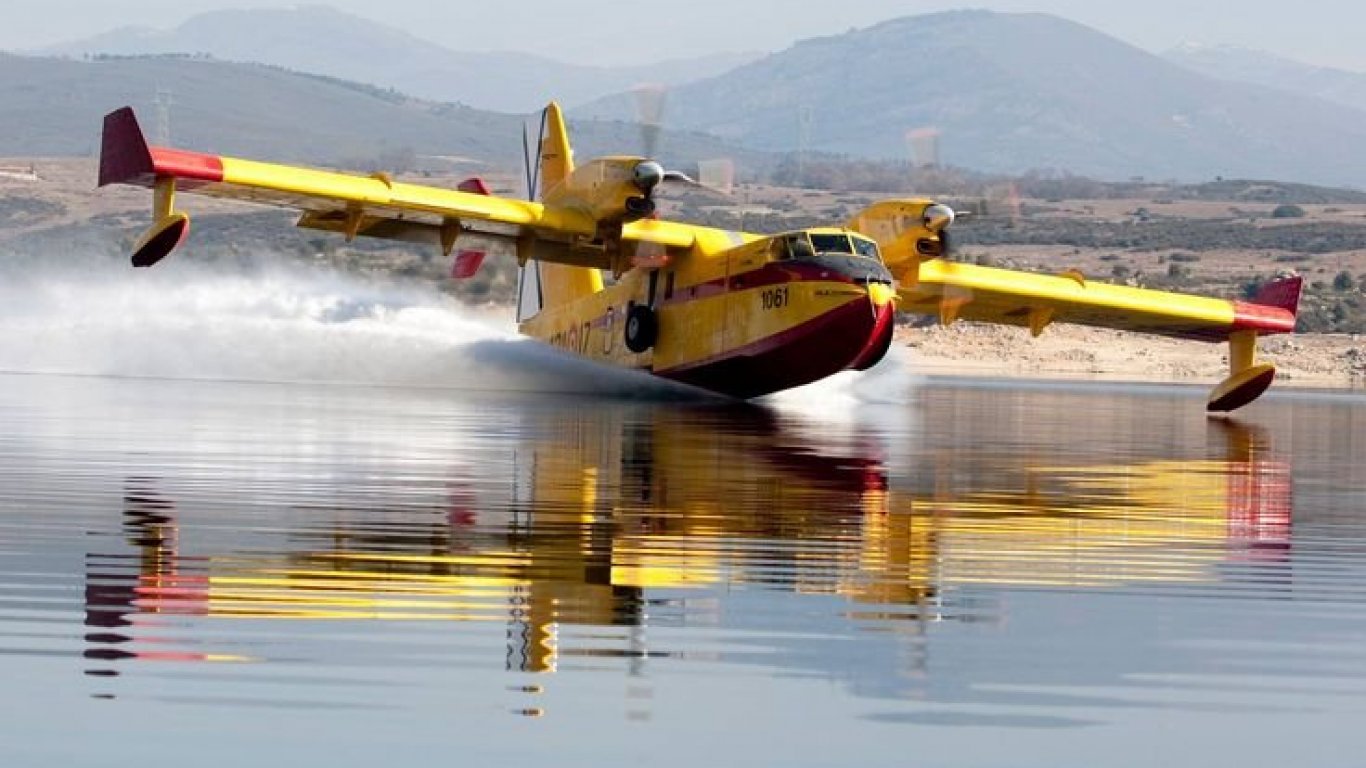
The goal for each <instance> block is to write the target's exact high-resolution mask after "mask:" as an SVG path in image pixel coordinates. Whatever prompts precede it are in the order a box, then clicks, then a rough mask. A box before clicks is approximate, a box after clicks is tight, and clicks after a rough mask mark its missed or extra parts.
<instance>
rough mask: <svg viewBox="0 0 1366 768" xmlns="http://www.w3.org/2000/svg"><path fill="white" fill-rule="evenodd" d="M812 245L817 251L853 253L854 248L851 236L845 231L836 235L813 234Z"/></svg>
mask: <svg viewBox="0 0 1366 768" xmlns="http://www.w3.org/2000/svg"><path fill="white" fill-rule="evenodd" d="M811 246H812V247H813V248H815V249H816V253H853V252H854V249H853V248H852V247H850V245H849V236H848V235H846V234H844V233H843V232H841V233H839V234H836V235H818V234H812V235H811Z"/></svg>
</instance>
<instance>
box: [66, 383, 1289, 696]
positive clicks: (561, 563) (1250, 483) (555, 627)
mask: <svg viewBox="0 0 1366 768" xmlns="http://www.w3.org/2000/svg"><path fill="white" fill-rule="evenodd" d="M613 414H615V416H614V415H613ZM550 419H551V420H550V421H549V422H548V423H540V424H538V429H537V430H536V431H535V434H534V435H531V434H528V435H527V436H526V437H525V438H523V444H521V445H519V446H518V450H517V452H516V455H517V457H518V458H517V466H515V467H513V468H511V470H510V473H511V474H512V475H515V478H514V481H513V482H514V483H515V484H516V485H517V486H518V490H517V492H516V493H513V494H512V496H513V498H504V497H495V498H476V499H471V498H470V494H469V492H468V490H467V489H465V488H461V489H459V490H458V491H454V492H453V493H454V494H457V495H459V498H458V499H451V500H450V506H451V507H452V508H455V507H459V508H460V509H461V510H463V511H462V512H461V513H460V514H459V515H451V516H442V517H436V516H432V517H422V516H420V515H418V516H413V515H410V516H408V518H405V519H404V520H403V521H402V523H403V527H402V528H401V530H402V531H403V532H405V533H406V534H409V535H403V536H396V535H394V533H393V527H392V526H390V527H376V526H373V525H369V524H368V523H367V518H368V517H369V516H370V511H368V510H366V509H363V508H360V509H352V510H348V514H347V515H345V518H346V520H347V521H349V522H344V521H338V522H336V523H335V525H334V526H333V527H332V528H331V529H329V530H325V531H321V532H320V531H317V530H311V531H309V532H308V533H307V534H305V533H303V532H289V531H283V532H282V533H281V534H280V537H279V538H280V540H279V541H278V546H277V547H275V548H274V549H273V550H272V551H273V554H261V553H241V552H223V553H221V554H210V555H208V556H207V557H193V558H191V557H183V556H181V555H180V549H181V547H182V546H183V545H184V542H183V538H184V536H185V535H187V534H186V533H185V532H182V531H181V529H180V525H181V524H180V522H179V521H178V519H177V511H176V506H177V505H176V501H175V500H174V499H172V498H169V497H167V496H166V495H165V494H164V493H163V492H162V491H161V490H159V488H158V483H157V481H156V480H155V479H151V478H134V479H130V480H129V482H128V484H127V487H126V489H125V498H124V524H125V533H126V536H125V538H126V540H127V542H128V544H129V546H131V547H132V548H133V549H134V550H135V554H133V555H117V554H109V553H94V554H92V558H91V562H92V566H91V567H90V569H89V570H88V572H87V581H88V584H87V622H86V623H87V625H88V626H90V627H92V628H100V627H103V628H107V629H111V630H112V629H114V628H120V629H119V630H118V631H111V632H98V631H92V634H91V639H90V643H91V646H90V651H89V652H88V653H87V656H89V657H90V658H94V659H105V660H114V659H118V658H125V657H131V658H142V659H157V658H165V652H164V651H158V652H157V653H152V652H149V651H146V650H145V648H146V647H147V645H148V643H149V642H151V643H153V644H155V642H159V641H153V640H152V638H151V637H149V636H146V635H139V634H138V633H137V632H135V631H133V629H126V628H129V627H132V628H134V629H135V628H136V627H137V626H138V624H139V622H144V623H145V622H146V620H147V619H148V618H149V617H155V616H157V615H158V614H180V615H191V616H214V617H221V618H228V619H277V620H352V621H354V620H379V621H391V622H397V621H471V622H495V623H502V624H505V625H506V626H507V628H508V629H507V642H508V649H507V655H508V665H509V667H511V668H513V669H517V670H523V671H529V672H550V671H554V670H555V669H556V668H557V666H558V664H559V663H560V656H561V649H560V640H559V635H560V629H561V627H562V626H563V625H592V626H600V627H611V626H627V627H630V626H639V625H642V624H644V623H645V622H646V621H647V619H646V614H645V610H644V606H645V604H646V596H647V594H648V593H651V592H658V593H667V592H668V591H671V590H684V591H686V590H695V589H699V588H703V587H707V586H711V585H722V584H724V585H728V586H733V587H751V588H756V589H778V590H784V591H790V592H798V593H812V594H834V595H840V596H844V597H846V598H847V599H849V600H850V601H852V602H854V603H856V604H859V605H862V606H866V607H864V608H859V609H857V610H854V611H852V612H851V615H853V616H855V617H865V618H878V619H887V618H912V617H920V618H924V617H926V615H927V614H929V613H933V612H934V611H935V610H936V609H934V608H932V607H928V606H930V604H932V603H934V602H935V601H936V600H937V599H938V598H939V596H940V595H942V593H943V592H944V591H945V590H946V589H950V588H954V587H961V586H966V585H979V584H987V585H999V586H1024V587H1055V586H1066V587H1069V588H1100V587H1109V586H1118V585H1128V584H1142V583H1146V582H1191V583H1199V582H1201V581H1208V580H1211V579H1215V578H1217V576H1218V575H1217V572H1216V570H1215V566H1217V565H1219V564H1220V563H1223V562H1226V561H1227V560H1228V559H1229V558H1230V557H1237V556H1240V555H1239V554H1238V553H1240V552H1242V551H1243V548H1241V543H1243V542H1245V541H1246V540H1248V539H1256V540H1257V541H1258V542H1259V543H1262V544H1267V545H1270V546H1272V547H1275V546H1283V545H1284V544H1285V542H1286V541H1288V538H1289V525H1290V485H1289V475H1288V472H1287V470H1286V469H1285V467H1284V465H1283V464H1280V463H1278V462H1276V461H1274V460H1271V459H1270V458H1268V457H1269V455H1270V453H1269V450H1270V449H1269V446H1268V444H1267V438H1266V436H1265V435H1264V434H1262V433H1260V432H1259V431H1258V430H1256V429H1253V428H1250V427H1246V426H1243V425H1240V424H1238V423H1236V422H1218V423H1212V424H1211V425H1210V427H1209V430H1210V436H1211V437H1210V445H1207V446H1206V450H1205V451H1203V452H1197V455H1194V456H1192V457H1191V458H1190V459H1173V458H1171V457H1160V458H1151V459H1144V458H1141V457H1140V458H1132V459H1126V460H1122V461H1121V460H1116V459H1115V458H1114V457H1104V458H1102V459H1100V460H1096V461H1094V462H1089V463H1088V462H1086V461H1083V460H1074V461H1070V462H1067V463H1059V462H1058V461H1057V460H1058V458H1059V457H1058V456H1057V455H1048V456H1035V455H1034V454H1032V453H1030V452H1015V453H1000V454H999V455H990V454H987V453H985V452H974V451H973V450H972V449H970V448H958V449H955V450H954V451H953V452H950V453H946V454H944V455H940V456H935V457H933V458H932V459H931V460H929V461H926V462H924V465H923V466H917V467H888V466H887V464H886V461H887V459H886V458H885V450H884V447H882V446H879V445H877V444H876V443H875V442H874V441H867V442H863V441H860V440H859V439H857V436H856V439H852V440H840V441H825V440H820V439H812V438H810V437H808V436H807V435H806V433H804V432H803V431H801V430H799V429H794V428H793V426H792V425H791V424H790V423H789V422H786V421H784V420H783V419H781V418H778V417H777V416H775V415H773V414H771V413H768V412H765V411H761V410H759V409H728V410H726V411H724V412H722V413H719V414H714V413H707V412H703V413H698V412H696V410H693V409H681V408H664V407H657V408H653V409H642V410H630V411H627V412H625V413H622V412H613V411H603V410H593V411H592V412H591V413H587V414H584V413H577V412H574V411H567V412H561V413H557V414H556V415H554V416H552V417H550ZM809 431H811V430H808V432H809ZM816 431H817V432H819V430H816ZM327 501H328V502H330V503H333V504H344V503H345V501H346V500H345V499H329V500H327ZM381 514H382V512H381V511H379V510H375V511H374V513H373V515H374V516H375V517H379V516H381ZM210 543H212V542H210ZM200 549H202V545H201V547H200ZM215 658H219V657H217V656H215V655H213V654H202V655H198V656H196V655H194V654H187V655H184V656H183V657H182V658H179V659H178V660H211V659H215Z"/></svg>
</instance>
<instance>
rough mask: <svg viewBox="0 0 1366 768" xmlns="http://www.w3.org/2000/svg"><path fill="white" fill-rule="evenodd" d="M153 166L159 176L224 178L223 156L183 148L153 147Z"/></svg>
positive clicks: (220, 179) (207, 179)
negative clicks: (188, 150) (187, 150)
mask: <svg viewBox="0 0 1366 768" xmlns="http://www.w3.org/2000/svg"><path fill="white" fill-rule="evenodd" d="M151 150H152V167H153V169H154V170H155V173H156V175H157V176H174V177H175V178H177V179H186V180H192V181H208V182H220V181H222V180H223V158H221V157H218V156H217V155H205V154H202V153H199V152H186V151H185V150H183V149H168V148H166V147H152V148H151Z"/></svg>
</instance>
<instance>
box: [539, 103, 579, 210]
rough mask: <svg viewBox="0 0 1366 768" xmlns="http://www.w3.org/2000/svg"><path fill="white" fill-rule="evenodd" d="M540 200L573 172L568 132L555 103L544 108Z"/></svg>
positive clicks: (572, 152) (571, 150)
mask: <svg viewBox="0 0 1366 768" xmlns="http://www.w3.org/2000/svg"><path fill="white" fill-rule="evenodd" d="M540 151H541V158H540V160H541V175H540V187H541V198H542V199H544V198H545V192H548V191H549V190H552V189H554V188H555V187H557V186H559V185H560V184H561V183H562V182H563V181H564V180H565V179H567V178H569V174H571V173H573V172H574V150H573V148H572V147H570V146H569V131H568V129H566V128H565V125H564V114H563V113H561V112H560V105H559V104H556V103H555V102H553V101H552V102H550V104H549V105H548V106H547V107H546V108H545V134H544V135H543V136H542V137H541V148H540Z"/></svg>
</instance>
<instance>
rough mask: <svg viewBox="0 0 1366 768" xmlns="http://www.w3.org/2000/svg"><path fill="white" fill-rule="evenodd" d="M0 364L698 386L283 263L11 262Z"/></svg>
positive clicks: (442, 304)
mask: <svg viewBox="0 0 1366 768" xmlns="http://www.w3.org/2000/svg"><path fill="white" fill-rule="evenodd" d="M0 371H5V372H9V373H61V374H75V375H96V376H124V377H148V378H169V379H209V380H237V381H267V382H330V383H341V384H352V385H371V386H403V387H435V388H449V389H476V390H502V391H533V392H539V391H544V392H559V393H584V394H588V393H592V394H600V395H605V396H615V397H628V396H629V397H643V398H650V399H673V398H679V397H696V396H698V395H697V393H695V392H694V391H692V390H689V389H687V388H684V387H680V386H676V385H673V384H671V383H670V382H666V381H662V380H659V379H655V378H653V377H651V376H648V375H644V374H639V373H635V372H631V371H623V370H618V369H612V368H608V367H605V366H600V365H595V364H592V363H589V362H587V361H584V360H580V359H578V358H574V357H572V356H570V355H567V354H564V353H561V352H559V351H557V350H554V349H551V348H549V347H547V346H545V345H543V344H538V343H536V342H533V341H531V340H529V339H525V338H522V337H520V336H519V335H518V334H517V331H516V327H515V325H514V324H513V322H512V320H511V319H510V318H509V317H507V316H506V315H504V314H502V313H498V312H495V311H488V312H481V311H480V310H475V309H471V308H467V307H464V306H462V305H461V304H459V303H458V302H457V301H456V300H454V299H452V298H450V297H447V296H444V295H442V294H441V293H439V292H438V291H437V290H436V289H435V288H434V287H433V288H425V287H421V286H415V285H405V284H399V283H395V282H393V281H389V280H385V279H383V278H381V277H375V278H373V279H364V278H361V277H357V276H351V275H344V274H340V273H337V272H334V271H328V270H321V269H304V268H300V267H289V266H279V267H269V268H265V269H263V270H260V271H255V270H253V273H252V274H241V273H240V272H238V273H233V272H229V271H227V270H226V269H223V268H214V267H208V266H200V265H194V264H183V263H181V264H175V263H171V264H167V265H164V266H162V267H158V268H155V269H149V270H134V269H131V268H129V267H126V266H124V265H121V264H119V265H115V264H109V265H97V266H94V267H92V268H88V269H87V268H83V269H80V270H76V269H63V268H60V267H55V268H40V269H38V270H37V271H29V270H25V271H18V270H6V271H5V272H4V273H0Z"/></svg>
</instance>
